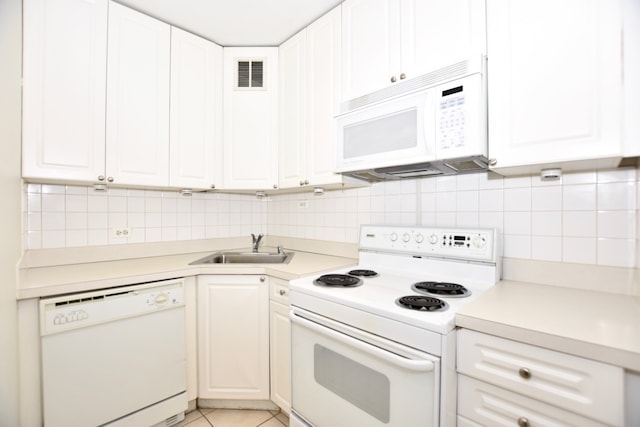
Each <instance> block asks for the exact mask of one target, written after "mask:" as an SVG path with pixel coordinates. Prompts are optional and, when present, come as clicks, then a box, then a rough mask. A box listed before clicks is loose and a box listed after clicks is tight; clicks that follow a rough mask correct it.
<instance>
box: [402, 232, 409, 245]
mask: <svg viewBox="0 0 640 427" xmlns="http://www.w3.org/2000/svg"><path fill="white" fill-rule="evenodd" d="M409 240H411V236H409V233H404V234H403V235H402V241H403V242H405V243H409Z"/></svg>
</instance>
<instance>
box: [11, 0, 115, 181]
mask: <svg viewBox="0 0 640 427" xmlns="http://www.w3.org/2000/svg"><path fill="white" fill-rule="evenodd" d="M23 5H24V57H23V60H24V64H23V70H24V71H23V76H24V86H23V121H22V124H23V127H22V129H23V130H22V132H23V134H22V135H23V143H22V149H23V152H22V162H23V166H22V175H23V176H24V177H25V178H41V179H59V180H85V181H95V180H96V179H98V176H100V175H102V174H104V156H105V151H104V144H105V90H106V72H107V63H106V60H107V13H108V12H107V10H108V2H107V0H48V1H45V0H25V1H24V2H23Z"/></svg>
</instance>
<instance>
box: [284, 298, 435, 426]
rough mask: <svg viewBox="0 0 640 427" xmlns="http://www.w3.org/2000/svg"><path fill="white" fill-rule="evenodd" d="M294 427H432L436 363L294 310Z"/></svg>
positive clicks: (431, 358)
mask: <svg viewBox="0 0 640 427" xmlns="http://www.w3.org/2000/svg"><path fill="white" fill-rule="evenodd" d="M290 317H291V337H292V345H291V348H292V350H291V351H292V354H291V378H292V390H291V392H292V399H291V401H292V402H291V403H292V423H291V425H292V426H294V425H302V426H304V425H306V424H305V423H307V424H309V425H312V426H317V427H336V426H365V425H366V426H368V427H375V426H398V427H406V426H408V425H413V426H416V425H422V426H437V425H438V407H439V379H440V360H439V358H437V357H434V356H431V355H429V354H426V353H423V352H420V351H417V350H415V349H412V348H408V347H405V346H402V345H400V344H398V343H395V342H392V341H389V340H386V339H384V338H381V337H378V336H375V335H372V334H369V333H367V332H364V331H362V330H359V329H355V328H353V327H350V326H348V325H345V324H343V323H339V322H336V321H333V320H330V319H327V318H324V317H320V316H318V315H316V314H314V313H310V312H308V311H306V310H302V309H299V308H297V307H294V308H293V309H292V310H291V315H290Z"/></svg>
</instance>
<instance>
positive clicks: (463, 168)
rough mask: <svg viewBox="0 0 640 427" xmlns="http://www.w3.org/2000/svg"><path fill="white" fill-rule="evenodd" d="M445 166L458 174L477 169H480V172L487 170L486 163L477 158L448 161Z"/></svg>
mask: <svg viewBox="0 0 640 427" xmlns="http://www.w3.org/2000/svg"><path fill="white" fill-rule="evenodd" d="M446 165H447V166H449V167H450V168H452V169H455V170H456V171H458V172H471V171H474V172H475V171H477V170H478V169H482V170H486V169H487V164H486V162H484V161H483V160H482V159H479V158H478V159H476V158H471V159H463V160H458V161H455V160H453V161H448V162H446Z"/></svg>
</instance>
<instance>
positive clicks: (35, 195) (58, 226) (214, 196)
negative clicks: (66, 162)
mask: <svg viewBox="0 0 640 427" xmlns="http://www.w3.org/2000/svg"><path fill="white" fill-rule="evenodd" d="M24 195H25V203H24V206H25V212H24V224H25V230H24V236H23V237H24V242H25V247H27V248H29V249H49V248H64V247H83V246H101V245H115V244H127V243H151V242H161V241H164V242H167V241H176V240H196V239H205V238H207V239H208V238H216V237H235V236H246V237H247V238H248V237H249V235H250V234H251V233H256V234H257V233H266V232H267V230H266V224H267V217H266V215H267V205H266V201H265V200H260V199H257V198H256V197H255V196H248V195H230V194H219V193H194V194H193V196H191V197H184V196H181V195H180V194H179V193H178V192H177V191H152V190H137V189H118V188H113V189H109V190H108V191H106V192H95V191H94V190H93V187H85V186H70V185H68V186H64V185H41V184H27V185H25V193H24ZM123 227H124V228H130V229H131V234H130V235H129V237H128V238H127V239H122V238H114V235H113V229H114V228H123ZM249 241H250V240H249Z"/></svg>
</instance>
